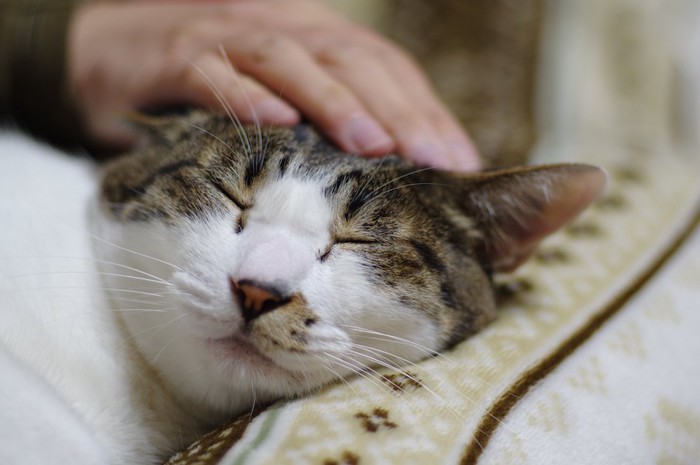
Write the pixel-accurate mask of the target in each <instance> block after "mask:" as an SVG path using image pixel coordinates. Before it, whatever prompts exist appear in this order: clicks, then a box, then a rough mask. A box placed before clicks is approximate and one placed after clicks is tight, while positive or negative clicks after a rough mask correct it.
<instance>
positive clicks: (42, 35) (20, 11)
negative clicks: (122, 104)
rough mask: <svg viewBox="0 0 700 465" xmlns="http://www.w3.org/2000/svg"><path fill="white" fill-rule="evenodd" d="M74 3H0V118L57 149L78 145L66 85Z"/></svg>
mask: <svg viewBox="0 0 700 465" xmlns="http://www.w3.org/2000/svg"><path fill="white" fill-rule="evenodd" d="M78 3H79V0H0V118H2V120H3V121H12V122H14V123H15V124H17V125H19V126H20V127H21V128H23V129H25V130H27V131H29V132H31V133H32V134H34V135H35V136H37V137H40V138H42V139H45V140H48V141H49V142H52V143H54V144H56V145H59V146H62V147H75V146H77V145H78V144H79V143H80V140H81V134H80V124H79V122H78V121H79V120H78V117H77V112H76V110H75V108H74V107H73V105H72V102H71V98H70V96H69V94H68V89H67V83H66V42H67V41H66V38H67V31H68V23H69V21H70V18H71V15H72V13H73V11H74V10H75V7H76V6H77V5H78Z"/></svg>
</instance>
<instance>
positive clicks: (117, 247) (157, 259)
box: [90, 234, 182, 271]
mask: <svg viewBox="0 0 700 465" xmlns="http://www.w3.org/2000/svg"><path fill="white" fill-rule="evenodd" d="M90 237H92V238H93V239H95V240H97V241H100V242H102V243H104V244H107V245H109V246H111V247H114V248H116V249H119V250H123V251H124V252H128V253H131V254H134V255H137V256H139V257H143V258H147V259H149V260H153V261H155V262H158V263H162V264H163V265H168V266H170V267H173V268H175V269H176V270H178V271H182V268H180V267H179V266H177V265H175V264H173V263H169V262H166V261H165V260H161V259H159V258H155V257H151V256H150V255H146V254H144V253H141V252H136V251H135V250H131V249H127V248H126V247H122V246H120V245H117V244H115V243H113V242H110V241H108V240H106V239H102V238H101V237H97V236H95V235H94V234H90Z"/></svg>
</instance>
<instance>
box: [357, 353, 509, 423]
mask: <svg viewBox="0 0 700 465" xmlns="http://www.w3.org/2000/svg"><path fill="white" fill-rule="evenodd" d="M353 347H357V348H359V349H361V350H366V351H368V352H371V353H378V354H379V355H382V354H383V355H389V357H391V358H396V359H397V360H400V361H403V362H406V364H407V365H410V366H415V367H417V368H419V369H421V370H422V369H423V368H422V367H421V366H420V365H418V364H417V363H415V362H411V361H410V360H407V359H404V358H402V357H399V356H397V355H395V354H393V353H391V352H387V351H385V350H381V349H377V348H375V347H370V346H365V345H362V344H357V343H353ZM356 353H357V352H356ZM358 355H362V354H358ZM367 358H369V359H371V360H372V361H374V362H375V363H377V364H379V365H381V366H383V367H386V368H390V369H392V370H396V371H398V373H399V374H401V375H402V376H405V377H406V378H408V379H410V380H411V381H413V382H415V383H417V384H419V385H420V386H421V387H423V388H424V389H426V390H427V391H428V392H430V393H431V394H433V396H434V397H436V398H437V399H438V400H441V401H443V402H445V403H447V402H446V401H445V400H444V399H443V398H442V397H441V396H439V395H438V394H437V393H435V392H434V391H432V390H431V389H430V388H429V387H428V386H427V385H426V384H425V383H423V382H422V381H421V380H419V379H417V378H416V377H415V376H413V375H412V374H410V373H408V372H407V371H405V370H404V369H403V368H401V367H399V366H397V365H393V364H392V363H391V362H390V361H389V360H387V359H386V357H383V356H382V358H381V359H375V358H373V357H369V356H367ZM382 360H384V362H383V361H382ZM452 387H454V386H452ZM455 391H456V392H457V394H458V395H459V396H460V397H461V398H463V399H464V400H466V401H467V402H469V403H471V404H472V405H473V406H474V407H476V408H477V409H478V410H479V411H481V412H482V413H488V415H489V416H491V417H492V418H493V419H494V420H495V421H497V422H498V423H499V424H501V425H502V426H503V427H504V428H506V429H507V430H508V431H509V432H511V433H512V434H513V435H515V436H518V437H521V435H520V434H519V433H518V432H517V431H515V430H513V429H512V428H510V427H509V426H508V425H507V424H505V423H503V422H502V421H501V420H500V419H499V418H497V417H496V416H494V415H493V414H492V413H491V412H489V411H488V410H487V409H485V408H483V407H481V406H480V405H479V403H478V402H476V401H475V400H474V399H472V398H471V397H469V396H468V395H466V394H465V393H464V392H462V391H461V390H459V389H455Z"/></svg>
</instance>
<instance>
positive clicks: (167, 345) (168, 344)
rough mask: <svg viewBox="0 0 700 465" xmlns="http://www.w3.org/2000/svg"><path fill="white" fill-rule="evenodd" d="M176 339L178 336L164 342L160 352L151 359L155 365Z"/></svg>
mask: <svg viewBox="0 0 700 465" xmlns="http://www.w3.org/2000/svg"><path fill="white" fill-rule="evenodd" d="M175 340H176V338H174V337H173V338H171V339H170V340H169V341H168V342H166V343H165V344H163V347H162V348H161V349H160V350H159V351H158V353H157V354H156V356H155V357H153V360H151V363H152V364H153V365H154V366H155V364H156V363H157V362H158V359H159V358H160V356H161V355H162V354H163V352H165V349H167V348H168V347H169V346H170V344H172V343H173V342H174V341H175Z"/></svg>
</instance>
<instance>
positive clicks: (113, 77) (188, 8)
mask: <svg viewBox="0 0 700 465" xmlns="http://www.w3.org/2000/svg"><path fill="white" fill-rule="evenodd" d="M68 79H69V83H70V87H71V92H72V93H73V95H74V99H75V101H76V104H77V106H78V108H79V110H80V111H81V114H82V118H83V121H84V123H85V124H86V126H87V129H88V131H89V133H90V134H91V135H92V136H93V137H94V138H95V139H96V140H98V141H101V142H102V143H109V144H112V145H118V146H123V147H128V146H129V145H130V144H131V143H132V142H133V139H134V134H133V133H132V132H130V129H129V128H128V127H126V126H125V125H124V124H123V120H122V118H123V115H124V113H125V112H128V111H130V110H133V109H143V108H149V107H156V106H162V105H173V104H189V105H198V106H204V107H207V108H210V109H213V110H215V111H219V112H223V111H225V107H226V106H229V108H230V111H231V112H232V113H234V114H235V115H237V116H238V118H240V119H241V120H242V121H244V122H254V121H255V120H256V119H257V120H258V121H259V122H260V123H261V124H280V125H293V124H295V123H297V122H298V121H299V120H300V118H301V117H302V115H303V116H304V117H306V118H308V119H309V120H311V121H312V122H313V123H314V124H315V125H316V126H318V127H319V128H320V129H321V130H322V131H323V132H325V133H326V135H327V136H328V137H329V138H330V139H332V140H333V141H335V142H336V143H337V144H338V145H339V146H340V147H341V148H342V149H343V150H345V151H348V152H355V153H360V154H363V155H368V156H381V155H384V154H386V153H388V152H390V151H398V152H399V153H400V154H402V155H403V156H405V157H406V158H408V159H410V160H412V161H414V162H416V163H418V164H423V165H430V166H435V167H439V168H445V169H452V170H460V171H473V170H477V169H478V168H479V166H480V162H479V156H478V154H477V152H476V149H475V148H474V146H473V144H472V143H471V141H470V139H469V137H468V136H467V135H466V133H465V132H464V130H463V129H462V128H461V127H460V125H459V124H458V123H457V121H456V120H455V118H454V117H453V116H452V115H451V114H450V112H449V111H448V110H447V108H446V107H445V106H444V105H443V104H442V103H441V102H440V101H439V100H438V98H437V97H436V95H435V94H434V93H433V91H432V89H431V87H430V84H429V83H428V82H427V80H426V78H425V76H424V75H423V73H422V71H421V70H420V69H419V68H418V66H417V65H416V64H415V63H414V62H413V61H412V59H411V58H410V57H408V56H407V55H406V53H405V52H403V51H402V50H400V49H399V48H398V47H396V46H395V45H393V44H391V43H389V42H388V41H387V40H385V39H384V38H382V37H380V36H379V35H377V34H375V33H374V32H372V31H370V30H368V29H366V28H364V27H361V26H359V25H357V24H354V23H351V22H349V21H347V20H345V19H343V18H341V17H340V16H338V15H337V14H336V13H334V12H333V11H332V10H330V9H329V8H327V7H326V6H325V5H323V4H322V3H321V2H319V1H316V0H229V1H218V0H216V1H206V2H199V1H194V0H179V1H178V0H169V1H140V2H96V3H86V4H85V5H83V6H81V7H79V9H78V10H77V12H76V14H75V16H74V17H73V20H72V21H71V25H70V29H69V39H68ZM224 102H225V103H224Z"/></svg>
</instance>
